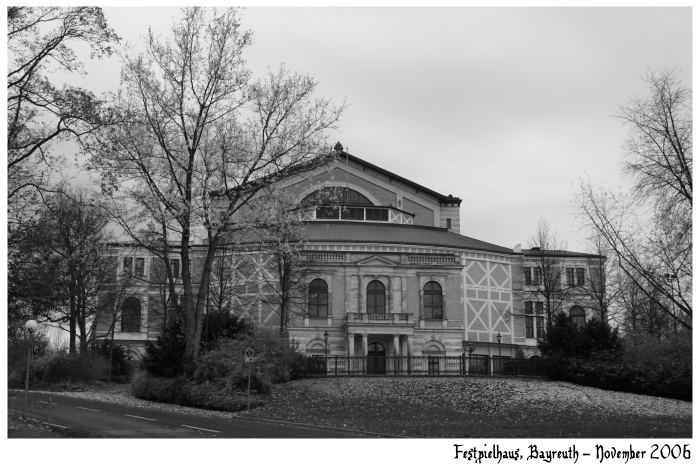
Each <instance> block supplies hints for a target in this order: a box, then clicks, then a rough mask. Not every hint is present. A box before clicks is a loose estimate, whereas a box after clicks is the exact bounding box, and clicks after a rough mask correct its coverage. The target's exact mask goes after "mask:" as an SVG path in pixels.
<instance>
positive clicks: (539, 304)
mask: <svg viewBox="0 0 700 467" xmlns="http://www.w3.org/2000/svg"><path fill="white" fill-rule="evenodd" d="M542 313H544V303H543V302H535V314H536V315H541V314H542Z"/></svg>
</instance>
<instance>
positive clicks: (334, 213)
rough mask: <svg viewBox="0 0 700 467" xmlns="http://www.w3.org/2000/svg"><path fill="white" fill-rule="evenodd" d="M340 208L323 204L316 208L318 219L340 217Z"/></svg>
mask: <svg viewBox="0 0 700 467" xmlns="http://www.w3.org/2000/svg"><path fill="white" fill-rule="evenodd" d="M339 216H340V210H339V209H338V208H334V207H330V206H323V207H320V208H318V209H316V219H338V218H339Z"/></svg>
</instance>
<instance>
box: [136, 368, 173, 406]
mask: <svg viewBox="0 0 700 467" xmlns="http://www.w3.org/2000/svg"><path fill="white" fill-rule="evenodd" d="M183 384H184V378H183V377H177V378H162V377H156V376H150V375H148V374H147V373H145V372H140V373H138V374H137V375H136V376H135V377H134V378H133V379H132V381H131V387H130V389H131V393H132V394H133V395H134V396H136V397H138V398H139V399H146V400H150V401H157V402H170V403H178V401H179V399H180V393H181V391H182V386H183Z"/></svg>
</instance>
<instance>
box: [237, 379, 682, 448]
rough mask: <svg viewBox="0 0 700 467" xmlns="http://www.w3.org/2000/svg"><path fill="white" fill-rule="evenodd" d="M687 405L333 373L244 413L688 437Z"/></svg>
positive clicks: (370, 427) (407, 428) (399, 427)
mask: <svg viewBox="0 0 700 467" xmlns="http://www.w3.org/2000/svg"><path fill="white" fill-rule="evenodd" d="M691 414H692V404H691V403H689V402H684V401H677V400H673V399H664V398H659V397H652V396H643V395H638V394H630V393H622V392H615V391H606V390H602V389H597V388H590V387H585V386H577V385H574V384H570V383H560V382H556V381H539V380H523V379H501V378H335V379H306V380H298V381H292V382H290V383H285V384H281V385H276V386H275V387H274V392H273V396H272V400H271V401H270V403H268V404H266V405H265V406H264V407H261V408H258V409H255V410H251V412H250V414H248V415H249V416H256V417H262V418H268V419H276V420H286V421H295V422H305V423H312V424H315V425H323V426H333V427H341V428H348V429H355V430H365V431H371V432H377V433H383V434H388V435H400V436H407V437H453V438H454V437H459V438H465V437H466V438H469V437H473V438H491V437H493V438H558V437H563V438H577V437H578V438H650V437H655V438H690V437H692V423H691Z"/></svg>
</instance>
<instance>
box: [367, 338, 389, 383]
mask: <svg viewBox="0 0 700 467" xmlns="http://www.w3.org/2000/svg"><path fill="white" fill-rule="evenodd" d="M367 374H369V375H383V374H386V349H385V348H384V346H383V345H382V344H380V343H379V342H372V343H371V344H370V345H369V347H368V348H367Z"/></svg>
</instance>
